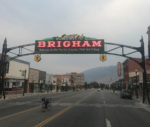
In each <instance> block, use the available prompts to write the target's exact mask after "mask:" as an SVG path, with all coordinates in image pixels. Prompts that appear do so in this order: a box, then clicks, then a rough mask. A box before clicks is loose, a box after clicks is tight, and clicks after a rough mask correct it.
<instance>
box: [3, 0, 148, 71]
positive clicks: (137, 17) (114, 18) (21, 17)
mask: <svg viewBox="0 0 150 127" xmlns="http://www.w3.org/2000/svg"><path fill="white" fill-rule="evenodd" d="M149 12H150V0H0V42H1V43H0V47H1V46H2V43H3V40H4V38H5V37H7V40H8V47H11V46H17V45H20V44H27V43H34V42H35V40H38V39H43V38H47V37H52V36H61V35H62V34H64V33H65V34H73V33H76V34H84V35H85V36H89V37H95V38H102V39H104V40H105V41H107V42H115V43H121V44H127V45H133V46H139V45H140V42H139V40H140V37H141V35H143V36H144V41H145V46H146V54H147V45H148V44H147V34H146V32H147V27H148V26H149V25H150V15H149ZM99 56H100V55H42V61H41V62H39V63H36V62H34V60H33V57H34V56H28V57H22V58H21V59H24V60H26V61H29V62H31V67H34V68H38V69H42V70H46V71H47V72H48V73H65V72H75V71H76V72H82V71H84V70H86V69H90V68H94V67H98V66H108V65H115V64H117V62H118V61H121V62H122V61H123V60H124V58H121V57H116V56H108V55H107V58H108V60H107V61H106V62H103V63H102V62H101V61H100V60H99Z"/></svg>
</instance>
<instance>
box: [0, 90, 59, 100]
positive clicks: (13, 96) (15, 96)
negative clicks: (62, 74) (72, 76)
mask: <svg viewBox="0 0 150 127" xmlns="http://www.w3.org/2000/svg"><path fill="white" fill-rule="evenodd" d="M55 93H60V92H56V91H51V92H43V93H25V94H24V96H23V94H9V95H6V98H5V100H4V99H3V97H2V98H0V101H6V100H14V99H18V98H24V97H30V96H38V95H46V94H55Z"/></svg>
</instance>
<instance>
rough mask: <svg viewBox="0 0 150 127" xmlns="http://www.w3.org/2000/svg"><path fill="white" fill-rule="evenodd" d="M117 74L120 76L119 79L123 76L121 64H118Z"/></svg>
mask: <svg viewBox="0 0 150 127" xmlns="http://www.w3.org/2000/svg"><path fill="white" fill-rule="evenodd" d="M117 74H118V77H120V76H121V63H120V62H118V63H117Z"/></svg>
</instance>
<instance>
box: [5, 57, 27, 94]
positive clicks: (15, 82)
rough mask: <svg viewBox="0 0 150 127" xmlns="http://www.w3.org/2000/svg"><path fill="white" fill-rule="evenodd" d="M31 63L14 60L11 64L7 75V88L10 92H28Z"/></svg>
mask: <svg viewBox="0 0 150 127" xmlns="http://www.w3.org/2000/svg"><path fill="white" fill-rule="evenodd" d="M29 68H30V63H29V62H26V61H23V60H18V59H15V60H12V61H10V63H9V71H8V73H7V74H6V84H5V88H6V90H8V91H16V90H18V91H19V90H24V91H25V92H27V91H28V87H29V83H28V78H29Z"/></svg>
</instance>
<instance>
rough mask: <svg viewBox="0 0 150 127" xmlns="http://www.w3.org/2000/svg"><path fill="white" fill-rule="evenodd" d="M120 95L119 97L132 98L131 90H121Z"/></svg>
mask: <svg viewBox="0 0 150 127" xmlns="http://www.w3.org/2000/svg"><path fill="white" fill-rule="evenodd" d="M120 97H121V98H128V99H132V92H131V90H126V89H124V90H122V91H121V92H120Z"/></svg>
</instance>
